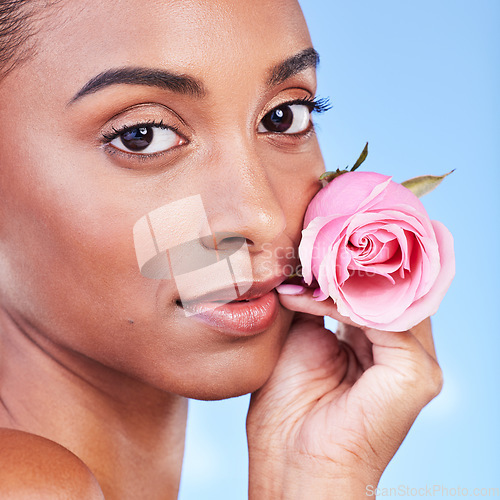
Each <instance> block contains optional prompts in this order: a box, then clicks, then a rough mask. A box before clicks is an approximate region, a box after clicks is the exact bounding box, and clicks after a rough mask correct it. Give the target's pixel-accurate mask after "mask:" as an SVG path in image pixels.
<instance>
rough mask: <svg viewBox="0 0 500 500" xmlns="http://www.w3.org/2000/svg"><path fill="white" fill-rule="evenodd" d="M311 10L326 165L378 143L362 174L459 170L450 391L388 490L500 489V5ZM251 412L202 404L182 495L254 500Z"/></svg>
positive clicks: (453, 212) (407, 450)
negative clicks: (327, 107) (327, 103)
mask: <svg viewBox="0 0 500 500" xmlns="http://www.w3.org/2000/svg"><path fill="white" fill-rule="evenodd" d="M301 4H302V7H303V9H304V13H305V16H306V19H307V21H308V24H309V28H310V31H311V34H312V38H313V42H314V45H315V47H316V49H317V50H318V51H319V52H320V54H321V64H320V68H319V82H320V86H319V95H320V96H329V97H330V98H331V100H332V103H333V109H332V110H331V111H329V112H328V113H327V114H326V115H323V116H319V117H316V123H317V129H318V134H319V137H320V142H321V145H322V149H323V155H324V157H325V161H326V164H327V168H328V169H335V168H337V167H341V168H343V167H345V166H346V165H352V164H353V162H354V161H355V159H356V158H357V156H358V155H359V153H360V152H361V149H362V148H363V146H364V144H365V142H366V141H369V143H370V146H369V147H370V154H369V156H368V160H367V161H366V163H365V164H364V165H363V167H362V168H363V169H364V170H370V171H376V172H380V173H384V174H389V175H392V176H393V177H394V180H396V181H398V182H401V181H403V180H405V179H407V178H410V177H413V176H416V175H422V174H428V173H433V174H440V173H444V172H447V171H449V170H451V169H453V168H455V169H456V172H455V173H454V174H453V175H452V176H450V177H449V178H447V179H446V181H445V182H444V183H443V184H442V185H441V186H440V187H439V188H438V189H437V190H436V191H434V192H433V193H431V194H429V195H427V196H426V197H425V198H423V202H424V204H425V205H426V208H427V210H428V212H429V214H430V216H431V218H433V219H439V220H440V221H442V222H443V223H444V224H445V225H446V226H447V227H448V228H449V229H450V230H451V232H452V233H453V235H454V237H455V251H456V258H457V275H456V278H455V280H454V282H453V284H452V286H451V288H450V291H449V292H448V295H447V296H446V298H445V300H444V301H443V303H442V305H441V308H440V310H439V312H438V314H437V315H436V316H435V317H434V318H433V323H434V330H435V341H436V347H437V352H438V358H439V361H440V363H441V366H442V368H443V371H444V376H445V385H444V388H443V391H442V393H441V394H440V395H439V396H438V397H437V398H436V399H435V400H434V401H433V402H431V403H430V404H429V405H428V406H427V407H426V408H425V409H424V410H423V412H422V413H421V415H420V416H419V418H418V419H417V421H416V423H415V424H414V426H413V428H412V429H411V431H410V433H409V435H408V437H407V438H406V440H405V442H404V443H403V446H402V447H401V449H400V450H399V451H398V453H397V454H396V456H395V457H394V459H393V460H392V462H391V463H390V465H389V467H388V469H387V470H386V472H385V473H384V475H383V477H382V481H381V483H380V487H385V488H390V487H393V488H394V487H396V488H397V487H398V486H399V485H403V486H405V487H406V486H408V487H410V488H413V487H414V488H422V487H426V486H432V485H438V486H439V487H441V486H442V487H444V488H448V489H450V490H451V489H452V488H457V487H460V488H468V489H469V493H472V491H473V489H474V488H491V487H496V488H498V487H500V452H499V448H500V429H499V427H500V426H499V423H500V403H499V400H500V398H499V382H500V362H499V358H500V331H499V330H500V328H499V324H500V322H499V319H500V318H499V311H500V303H499V302H500V294H499V293H498V292H499V290H498V277H499V273H498V268H499V261H500V258H499V257H500V253H499V248H500V241H499V235H500V231H499V229H500V227H499V226H500V224H499V215H500V196H499V189H500V154H499V142H500V141H499V138H500V133H499V132H500V118H499V117H500V94H499V89H500V69H499V63H500V57H499V56H500V2H499V1H497V0H489V1H488V0H476V1H472V0H468V1H465V0H438V1H436V0H434V1H430V0H424V1H422V0H420V1H418V2H409V1H401V0H379V1H373V0H364V1H363V0H349V1H342V2H341V1H340V0H335V1H321V0H303V1H302V2H301ZM329 326H331V328H335V325H334V322H333V321H332V322H331V323H329ZM247 406H248V396H244V397H241V398H236V399H232V400H228V401H221V402H199V401H192V402H191V404H190V414H189V421H188V429H187V442H186V455H185V465H184V472H183V477H182V482H181V493H180V498H181V500H193V499H212V498H213V499H217V500H224V499H228V500H238V499H245V498H247V466H248V461H247V451H246V437H245V415H246V410H247ZM436 496H438V495H436Z"/></svg>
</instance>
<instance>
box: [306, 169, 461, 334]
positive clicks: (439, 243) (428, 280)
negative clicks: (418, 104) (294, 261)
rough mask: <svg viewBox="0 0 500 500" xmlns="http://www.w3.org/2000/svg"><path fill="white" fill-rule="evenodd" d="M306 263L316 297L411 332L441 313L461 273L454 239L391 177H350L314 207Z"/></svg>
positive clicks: (376, 323) (362, 319)
mask: <svg viewBox="0 0 500 500" xmlns="http://www.w3.org/2000/svg"><path fill="white" fill-rule="evenodd" d="M304 228H305V229H304V230H303V231H302V241H301V243H300V246H299V257H300V261H301V264H302V272H303V276H304V279H305V281H306V283H307V284H309V285H310V284H311V283H312V282H313V279H315V280H316V281H317V282H318V285H319V288H317V289H316V291H315V293H314V297H315V298H316V300H325V299H327V298H328V297H331V298H332V299H333V300H334V301H335V303H336V304H337V308H338V311H339V313H340V314H342V315H344V316H348V317H349V318H351V319H352V320H353V321H354V322H355V323H357V324H359V325H364V326H368V327H372V328H377V329H380V330H386V331H403V330H408V329H409V328H411V327H413V326H415V325H416V324H418V323H419V322H420V321H422V320H423V319H425V318H426V317H428V316H430V315H432V314H434V313H435V312H436V311H437V309H438V307H439V304H440V302H441V300H442V299H443V297H444V295H445V293H446V291H447V290H448V287H449V286H450V283H451V281H452V279H453V276H454V274H455V256H454V251H453V237H452V236H451V234H450V232H449V231H448V229H446V227H445V226H443V224H441V223H440V222H437V221H431V220H430V219H429V216H428V215H427V212H426V210H425V208H424V206H423V205H422V203H421V202H420V200H419V199H418V198H417V197H416V196H415V195H414V194H413V193H412V192H411V191H410V190H409V189H407V188H405V187H403V186H402V185H401V184H397V183H395V182H393V181H392V180H391V178H390V177H387V176H385V175H380V174H376V173H372V172H348V173H345V174H342V175H340V176H339V177H337V178H335V179H334V180H333V181H332V182H330V184H328V185H327V186H326V187H324V188H323V189H321V190H320V191H319V192H318V194H317V195H316V196H315V197H314V199H313V200H312V201H311V203H310V204H309V207H308V209H307V212H306V216H305V220H304Z"/></svg>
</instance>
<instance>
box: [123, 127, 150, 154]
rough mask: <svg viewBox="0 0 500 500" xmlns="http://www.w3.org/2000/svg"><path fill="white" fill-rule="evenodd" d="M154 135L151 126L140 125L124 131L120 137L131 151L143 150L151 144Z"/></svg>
mask: <svg viewBox="0 0 500 500" xmlns="http://www.w3.org/2000/svg"><path fill="white" fill-rule="evenodd" d="M153 135H154V134H153V129H152V128H151V127H139V128H133V129H131V130H127V131H126V132H123V133H122V134H121V135H120V139H121V141H122V144H123V145H124V146H125V147H126V148H128V149H130V150H131V151H142V150H143V149H146V148H147V147H148V146H149V145H150V144H151V142H152V141H153Z"/></svg>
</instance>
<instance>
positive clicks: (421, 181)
mask: <svg viewBox="0 0 500 500" xmlns="http://www.w3.org/2000/svg"><path fill="white" fill-rule="evenodd" d="M454 171H455V169H453V170H452V171H451V172H448V173H447V174H444V175H421V176H420V177H413V178H412V179H408V180H407V181H404V182H402V183H401V185H402V186H404V187H405V188H408V189H409V190H410V191H411V192H412V193H413V194H414V195H415V196H418V197H419V198H420V197H422V196H424V194H427V193H430V192H431V191H433V190H434V189H436V188H437V187H438V186H439V184H441V182H442V181H443V179H444V178H445V177H448V175H450V174H451V173H452V172H454Z"/></svg>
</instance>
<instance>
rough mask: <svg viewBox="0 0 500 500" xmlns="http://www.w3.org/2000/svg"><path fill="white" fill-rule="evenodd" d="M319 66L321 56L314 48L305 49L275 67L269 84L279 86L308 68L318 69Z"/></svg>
mask: <svg viewBox="0 0 500 500" xmlns="http://www.w3.org/2000/svg"><path fill="white" fill-rule="evenodd" d="M318 64H319V54H318V53H317V52H316V51H315V50H314V49H313V48H312V47H311V48H309V49H305V50H303V51H301V52H299V53H298V54H295V55H294V56H292V57H289V58H288V59H286V60H285V61H283V62H281V63H279V64H277V65H276V66H274V67H273V68H272V69H271V76H270V77H269V80H268V82H267V83H268V85H279V84H280V83H283V82H284V81H285V80H288V78H290V77H292V76H294V75H296V74H297V73H300V72H301V71H304V70H305V69H307V68H316V67H317V66H318Z"/></svg>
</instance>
